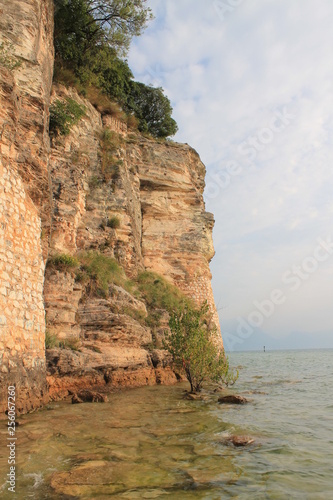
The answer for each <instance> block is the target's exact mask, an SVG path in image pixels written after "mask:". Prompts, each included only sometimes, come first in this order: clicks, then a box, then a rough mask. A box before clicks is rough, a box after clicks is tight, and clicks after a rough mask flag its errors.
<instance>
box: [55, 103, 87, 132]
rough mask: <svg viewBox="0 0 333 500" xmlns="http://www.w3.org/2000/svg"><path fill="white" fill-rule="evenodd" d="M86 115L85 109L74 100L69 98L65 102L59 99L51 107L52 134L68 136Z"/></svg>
mask: <svg viewBox="0 0 333 500" xmlns="http://www.w3.org/2000/svg"><path fill="white" fill-rule="evenodd" d="M85 113H86V110H85V107H84V106H81V105H80V104H79V103H77V102H76V101H75V100H74V99H71V98H70V97H67V98H66V99H65V100H64V101H61V100H59V99H57V100H56V101H54V103H52V104H51V106H50V134H59V135H68V134H69V132H70V131H71V128H72V126H73V125H75V124H76V123H77V122H78V121H79V120H80V119H81V118H82V117H83V116H84V115H85Z"/></svg>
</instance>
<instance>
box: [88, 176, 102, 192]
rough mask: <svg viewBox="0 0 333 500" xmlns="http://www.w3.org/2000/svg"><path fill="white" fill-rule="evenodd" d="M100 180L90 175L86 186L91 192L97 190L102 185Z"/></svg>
mask: <svg viewBox="0 0 333 500" xmlns="http://www.w3.org/2000/svg"><path fill="white" fill-rule="evenodd" d="M102 182H103V181H102V179H100V177H98V176H97V175H92V176H91V177H90V178H89V181H88V185H89V188H90V189H91V190H94V189H97V188H99V187H100V186H101V185H102Z"/></svg>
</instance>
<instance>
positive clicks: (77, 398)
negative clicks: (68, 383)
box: [72, 391, 108, 404]
mask: <svg viewBox="0 0 333 500" xmlns="http://www.w3.org/2000/svg"><path fill="white" fill-rule="evenodd" d="M107 400H108V398H107V396H106V395H105V394H101V393H100V392H95V391H79V392H78V393H77V394H74V396H73V397H72V403H73V404H78V403H106V402H107Z"/></svg>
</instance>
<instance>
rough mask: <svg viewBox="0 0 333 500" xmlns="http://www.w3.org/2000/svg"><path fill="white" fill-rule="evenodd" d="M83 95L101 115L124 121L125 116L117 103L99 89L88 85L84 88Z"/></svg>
mask: <svg viewBox="0 0 333 500" xmlns="http://www.w3.org/2000/svg"><path fill="white" fill-rule="evenodd" d="M85 97H86V98H87V99H88V101H89V102H90V103H91V104H92V105H93V106H94V107H95V108H96V109H97V111H99V112H100V113H101V114H102V115H111V116H113V117H114V118H117V119H118V120H122V121H126V119H127V116H126V114H125V113H124V111H123V110H122V109H121V107H120V106H119V104H117V103H116V102H114V101H111V99H110V98H109V97H108V96H107V95H106V94H104V93H103V92H102V91H101V90H100V89H98V88H97V87H95V86H93V85H89V86H88V87H87V88H86V89H85Z"/></svg>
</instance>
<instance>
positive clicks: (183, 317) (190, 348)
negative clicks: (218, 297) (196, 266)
mask: <svg viewBox="0 0 333 500" xmlns="http://www.w3.org/2000/svg"><path fill="white" fill-rule="evenodd" d="M208 309H209V308H208V305H207V302H205V303H204V304H203V305H202V306H201V308H200V309H197V310H196V309H192V308H189V307H185V308H184V309H183V310H182V311H181V312H179V311H178V312H175V313H174V314H172V316H171V318H170V321H169V326H170V330H171V333H170V334H169V335H168V336H167V337H166V341H165V348H166V349H167V350H168V351H169V352H170V353H171V354H172V356H173V360H174V363H175V365H176V366H177V367H178V368H181V369H183V370H184V372H185V374H186V378H187V380H188V381H189V383H190V384H191V391H192V392H198V391H200V390H201V388H202V385H203V383H204V382H216V383H223V384H225V385H232V384H234V383H235V382H236V380H237V378H238V372H234V370H232V369H230V368H229V361H228V358H227V356H226V355H225V353H224V351H223V350H221V349H220V347H219V346H217V345H216V343H214V336H215V335H216V327H215V328H214V329H210V328H209V323H210V322H209V319H208Z"/></svg>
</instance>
